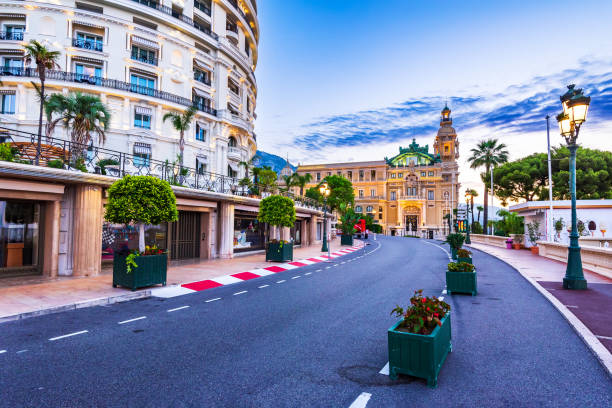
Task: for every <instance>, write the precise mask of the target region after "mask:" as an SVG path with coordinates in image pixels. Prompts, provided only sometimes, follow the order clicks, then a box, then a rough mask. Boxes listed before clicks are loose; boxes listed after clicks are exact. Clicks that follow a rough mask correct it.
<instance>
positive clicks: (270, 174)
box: [257, 169, 278, 192]
mask: <svg viewBox="0 0 612 408" xmlns="http://www.w3.org/2000/svg"><path fill="white" fill-rule="evenodd" d="M257 173H258V183H259V185H261V187H262V188H263V190H264V191H268V192H271V191H274V190H276V188H277V187H278V186H277V184H276V180H278V175H277V174H276V172H275V171H274V170H269V169H261V170H260V171H258V172H257Z"/></svg>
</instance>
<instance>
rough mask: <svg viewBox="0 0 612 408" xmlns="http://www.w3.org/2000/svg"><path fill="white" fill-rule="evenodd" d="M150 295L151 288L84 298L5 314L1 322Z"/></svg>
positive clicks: (0, 319) (0, 318) (126, 300)
mask: <svg viewBox="0 0 612 408" xmlns="http://www.w3.org/2000/svg"><path fill="white" fill-rule="evenodd" d="M149 297H151V290H150V289H148V290H143V291H140V292H135V293H127V294H125V295H119V296H110V297H103V298H97V299H89V300H83V301H81V302H76V303H70V304H67V305H62V306H56V307H50V308H47V309H39V310H34V311H31V312H25V313H18V314H14V315H10V316H3V317H0V324H2V323H6V322H11V321H14V320H22V319H27V318H29V317H36V316H43V315H48V314H52V313H60V312H65V311H68V310H76V309H83V308H86V307H92V306H103V305H112V304H113V303H121V302H128V301H130V300H135V299H146V298H149Z"/></svg>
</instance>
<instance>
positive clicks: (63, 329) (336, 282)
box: [0, 237, 612, 407]
mask: <svg viewBox="0 0 612 408" xmlns="http://www.w3.org/2000/svg"><path fill="white" fill-rule="evenodd" d="M371 244H372V245H370V246H368V247H367V251H368V252H369V254H368V255H365V256H364V254H363V251H358V252H355V253H353V254H350V255H347V256H343V257H341V258H337V259H336V260H334V261H333V262H332V263H329V264H315V265H311V266H308V267H302V268H299V269H296V270H290V271H286V272H281V273H278V274H275V275H270V276H267V277H263V278H259V279H253V280H250V281H245V282H242V283H238V284H234V285H229V286H224V287H220V288H215V289H210V290H206V291H203V292H197V293H194V294H189V295H184V296H179V297H175V298H170V299H159V298H152V299H146V300H141V301H133V302H128V303H123V304H114V305H110V306H106V307H94V308H88V309H81V310H75V311H70V312H65V313H58V314H52V315H46V316H41V317H37V318H31V319H26V320H23V321H15V322H9V323H4V324H1V325H0V351H1V350H6V352H4V353H2V354H0V406H2V407H22V406H27V407H47V406H48V407H89V406H103V407H140V406H147V407H148V406H154V407H166V406H172V407H217V406H219V407H348V406H350V405H351V403H353V401H355V399H357V398H358V397H359V395H360V394H362V393H368V394H371V397H370V399H369V402H368V403H367V407H413V406H444V407H447V406H487V407H495V406H511V407H516V406H529V407H531V406H555V407H558V406H567V407H578V406H581V407H604V406H612V381H611V380H610V378H609V377H608V376H607V374H606V373H605V371H604V370H603V368H602V367H601V366H600V364H599V363H598V361H597V360H596V358H595V357H594V356H593V355H592V354H591V353H590V351H589V350H588V348H587V347H586V346H585V345H584V343H583V342H582V341H581V340H580V339H579V338H578V336H577V335H576V334H575V333H574V331H573V329H572V328H571V327H570V326H568V324H567V323H566V321H565V320H564V319H563V317H562V316H561V315H560V314H559V313H558V312H557V311H556V309H554V308H553V307H552V306H551V305H550V304H549V303H548V301H547V300H545V299H544V298H543V297H542V296H541V295H540V294H539V293H538V292H537V291H536V290H535V289H533V288H532V287H531V285H530V284H529V283H528V282H526V281H525V280H524V279H523V278H522V277H521V276H520V275H519V274H518V273H517V272H516V271H514V270H513V269H512V268H510V267H509V266H508V265H506V264H504V263H503V262H500V261H498V260H496V259H495V258H492V257H490V256H488V255H486V254H483V253H475V254H474V263H475V264H476V266H477V268H478V275H479V276H478V283H479V293H478V296H476V297H471V296H467V295H453V296H445V295H443V296H445V300H446V301H447V302H449V303H450V304H451V307H452V330H453V331H452V336H453V352H452V353H451V354H449V356H448V358H447V360H446V362H445V363H444V366H443V368H442V371H441V372H440V376H439V378H438V388H436V389H430V388H428V387H427V385H426V382H425V381H424V380H420V379H415V378H411V377H407V376H401V377H400V379H399V380H398V381H391V380H390V379H389V377H388V376H386V375H383V374H379V371H380V370H381V369H382V368H383V367H384V366H385V364H386V363H387V337H386V336H387V333H386V331H387V329H388V328H389V327H390V326H391V325H392V324H393V323H395V320H396V319H395V318H393V317H391V316H390V315H389V313H390V311H391V309H393V307H394V306H395V305H396V304H398V303H399V304H402V305H405V304H407V303H408V299H409V298H410V296H411V295H412V292H413V291H414V290H415V289H424V292H425V294H426V295H436V296H440V295H442V291H443V290H444V286H445V283H444V282H445V279H444V271H445V267H446V263H447V262H448V258H447V255H446V253H445V252H444V251H443V250H442V249H440V247H439V246H438V244H439V243H437V242H434V241H425V240H420V239H410V238H402V237H379V239H378V241H375V242H374V241H372V242H371ZM298 276H299V277H298ZM217 298H220V299H218V300H214V301H210V300H212V299H217ZM185 306H188V307H185ZM143 316H144V317H145V318H141V319H139V320H133V321H131V320H132V319H137V318H140V317H143ZM120 323H121V324H120ZM85 330H86V331H87V332H83V331H85ZM79 332H82V333H80V334H75V335H73V336H70V337H61V336H64V335H67V334H72V333H79ZM58 337H59V338H58ZM52 338H57V339H56V340H49V339H52Z"/></svg>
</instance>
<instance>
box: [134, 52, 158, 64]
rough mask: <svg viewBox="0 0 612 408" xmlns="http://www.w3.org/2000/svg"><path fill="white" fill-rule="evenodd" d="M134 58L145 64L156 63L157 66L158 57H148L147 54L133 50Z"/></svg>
mask: <svg viewBox="0 0 612 408" xmlns="http://www.w3.org/2000/svg"><path fill="white" fill-rule="evenodd" d="M132 59H133V60H134V61H138V62H144V63H145V64H150V65H155V66H157V62H158V60H157V58H155V57H148V56H146V55H140V54H138V53H137V52H134V51H132Z"/></svg>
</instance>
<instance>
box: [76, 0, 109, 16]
mask: <svg viewBox="0 0 612 408" xmlns="http://www.w3.org/2000/svg"><path fill="white" fill-rule="evenodd" d="M76 8H77V9H79V10H86V11H91V12H92V13H98V14H103V13H104V9H103V8H102V7H96V6H94V5H92V4H87V3H80V2H78V1H77V2H76Z"/></svg>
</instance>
